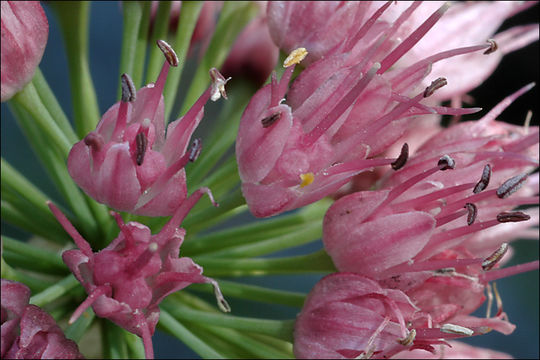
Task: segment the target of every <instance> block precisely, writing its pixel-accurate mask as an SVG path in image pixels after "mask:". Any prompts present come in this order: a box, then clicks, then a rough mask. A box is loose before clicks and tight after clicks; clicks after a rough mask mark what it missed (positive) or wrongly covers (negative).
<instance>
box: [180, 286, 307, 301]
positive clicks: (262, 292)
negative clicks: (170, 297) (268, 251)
mask: <svg viewBox="0 0 540 360" xmlns="http://www.w3.org/2000/svg"><path fill="white" fill-rule="evenodd" d="M219 287H220V288H221V291H222V292H223V294H224V296H225V297H226V298H228V297H235V298H240V299H247V300H254V301H260V302H264V303H268V304H280V305H287V306H293V307H299V308H300V307H302V305H303V304H304V299H305V297H306V294H302V293H298V292H292V291H285V290H275V289H268V288H264V287H261V286H255V285H247V284H241V283H237V282H234V281H227V280H219ZM189 290H195V291H200V292H205V293H209V294H211V293H213V289H212V288H211V287H209V286H208V285H207V284H191V285H190V286H189Z"/></svg>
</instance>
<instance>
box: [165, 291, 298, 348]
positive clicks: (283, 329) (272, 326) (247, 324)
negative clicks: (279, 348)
mask: <svg viewBox="0 0 540 360" xmlns="http://www.w3.org/2000/svg"><path fill="white" fill-rule="evenodd" d="M162 308H163V309H166V311H167V312H169V313H170V315H171V316H173V317H174V318H177V319H181V320H186V321H195V322H198V323H205V324H209V325H212V326H223V327H226V328H230V329H237V330H245V331H250V332H256V333H260V334H265V335H270V336H273V337H276V338H278V339H283V340H286V341H291V342H292V331H293V327H294V320H268V319H258V318H247V317H240V316H233V315H224V314H212V313H209V312H206V311H201V310H194V309H192V308H190V307H189V306H186V305H182V304H179V303H178V302H174V303H172V302H170V301H168V299H165V300H164V301H163V303H162Z"/></svg>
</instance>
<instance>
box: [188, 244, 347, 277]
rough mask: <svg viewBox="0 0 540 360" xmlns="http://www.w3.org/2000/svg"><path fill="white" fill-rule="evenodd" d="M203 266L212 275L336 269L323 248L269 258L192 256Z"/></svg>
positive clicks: (206, 272)
mask: <svg viewBox="0 0 540 360" xmlns="http://www.w3.org/2000/svg"><path fill="white" fill-rule="evenodd" d="M193 260H194V261H195V262H196V263H197V264H199V265H200V266H202V267H203V268H204V274H205V275H206V276H212V277H223V276H262V275H270V274H303V273H327V272H335V271H337V270H336V268H335V266H334V264H333V263H332V259H331V258H330V257H329V256H328V255H327V254H326V252H325V251H324V250H320V251H317V252H314V253H311V254H308V255H299V256H290V257H282V258H270V259H234V261H232V260H231V259H223V258H220V259H218V258H208V257H202V256H201V257H194V258H193Z"/></svg>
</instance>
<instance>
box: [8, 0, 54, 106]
mask: <svg viewBox="0 0 540 360" xmlns="http://www.w3.org/2000/svg"><path fill="white" fill-rule="evenodd" d="M1 6H2V12H1V13H2V51H1V54H2V55H1V56H2V60H1V64H2V65H1V68H2V69H1V74H2V75H1V77H2V95H1V101H2V102H4V101H7V100H9V99H11V97H12V96H13V95H15V93H17V92H19V91H21V90H22V88H23V87H25V86H26V84H28V83H29V82H30V80H32V77H34V72H35V71H36V68H37V66H38V65H39V63H40V62H41V57H42V56H43V52H44V51H45V46H46V45H47V38H48V36H49V22H48V21H47V17H46V16H45V12H44V11H43V8H42V7H41V5H40V4H39V1H2V2H1Z"/></svg>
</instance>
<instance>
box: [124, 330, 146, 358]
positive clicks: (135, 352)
mask: <svg viewBox="0 0 540 360" xmlns="http://www.w3.org/2000/svg"><path fill="white" fill-rule="evenodd" d="M124 339H125V341H126V344H127V346H128V352H129V358H130V359H145V358H146V357H145V356H144V344H143V343H142V340H141V338H140V337H138V336H137V335H135V334H132V333H130V332H127V331H126V332H124Z"/></svg>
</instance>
